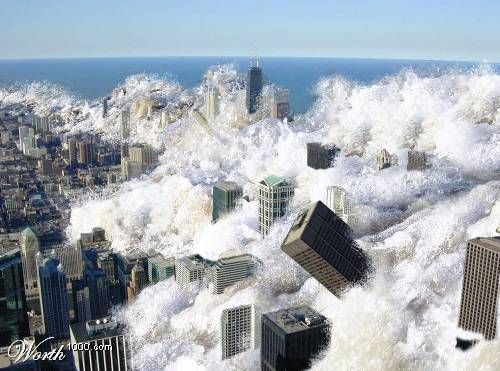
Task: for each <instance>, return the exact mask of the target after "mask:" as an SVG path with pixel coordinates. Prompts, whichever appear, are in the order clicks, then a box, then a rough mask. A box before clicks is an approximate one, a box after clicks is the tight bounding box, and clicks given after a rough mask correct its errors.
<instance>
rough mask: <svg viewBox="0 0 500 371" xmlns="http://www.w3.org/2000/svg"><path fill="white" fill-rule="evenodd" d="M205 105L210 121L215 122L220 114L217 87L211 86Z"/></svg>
mask: <svg viewBox="0 0 500 371" xmlns="http://www.w3.org/2000/svg"><path fill="white" fill-rule="evenodd" d="M205 104H206V108H205V111H206V113H207V119H208V121H214V120H215V118H216V117H217V115H218V114H219V91H218V90H217V88H216V87H215V86H210V87H209V88H208V90H207V95H206V98H205Z"/></svg>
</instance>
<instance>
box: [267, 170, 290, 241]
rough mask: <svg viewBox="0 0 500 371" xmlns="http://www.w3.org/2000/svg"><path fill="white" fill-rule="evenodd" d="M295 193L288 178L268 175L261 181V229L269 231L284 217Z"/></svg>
mask: <svg viewBox="0 0 500 371" xmlns="http://www.w3.org/2000/svg"><path fill="white" fill-rule="evenodd" d="M294 194H295V187H294V185H293V183H292V182H291V181H290V180H289V179H286V178H282V177H278V176H274V175H271V176H268V177H267V178H265V179H264V180H262V181H261V182H260V183H259V195H258V198H259V231H260V233H261V234H262V236H266V235H267V234H268V233H269V230H270V229H271V227H272V225H273V224H274V222H275V221H276V220H277V219H279V218H281V217H283V216H284V215H285V214H286V213H287V212H288V208H289V206H290V202H291V200H292V198H293V196H294Z"/></svg>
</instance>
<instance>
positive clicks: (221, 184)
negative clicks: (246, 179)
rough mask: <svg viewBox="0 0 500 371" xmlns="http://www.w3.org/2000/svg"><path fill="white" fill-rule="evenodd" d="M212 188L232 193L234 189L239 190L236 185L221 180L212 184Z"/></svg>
mask: <svg viewBox="0 0 500 371" xmlns="http://www.w3.org/2000/svg"><path fill="white" fill-rule="evenodd" d="M214 187H217V188H219V189H222V190H223V191H232V190H234V189H237V188H240V186H239V185H238V183H236V182H231V181H227V180H221V181H218V182H217V183H215V184H214Z"/></svg>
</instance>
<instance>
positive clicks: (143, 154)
mask: <svg viewBox="0 0 500 371" xmlns="http://www.w3.org/2000/svg"><path fill="white" fill-rule="evenodd" d="M129 157H130V160H131V161H135V162H138V163H140V164H142V165H144V166H145V167H149V166H152V165H154V164H156V163H157V162H158V154H157V153H156V151H155V150H154V148H153V147H151V146H150V145H147V144H136V145H134V146H132V147H130V149H129Z"/></svg>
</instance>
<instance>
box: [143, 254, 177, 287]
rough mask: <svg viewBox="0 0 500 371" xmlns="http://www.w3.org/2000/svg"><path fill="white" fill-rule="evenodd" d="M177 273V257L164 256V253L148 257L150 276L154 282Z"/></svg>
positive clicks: (151, 281) (150, 279)
mask: <svg viewBox="0 0 500 371" xmlns="http://www.w3.org/2000/svg"><path fill="white" fill-rule="evenodd" d="M173 275H175V258H168V259H166V258H164V257H163V256H162V255H156V256H151V257H149V258H148V278H149V282H150V283H152V284H155V283H158V282H160V281H163V280H166V279H167V278H169V277H172V276H173Z"/></svg>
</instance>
